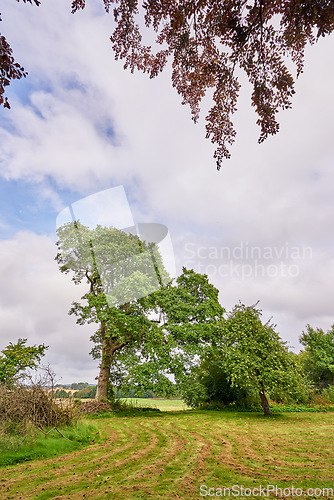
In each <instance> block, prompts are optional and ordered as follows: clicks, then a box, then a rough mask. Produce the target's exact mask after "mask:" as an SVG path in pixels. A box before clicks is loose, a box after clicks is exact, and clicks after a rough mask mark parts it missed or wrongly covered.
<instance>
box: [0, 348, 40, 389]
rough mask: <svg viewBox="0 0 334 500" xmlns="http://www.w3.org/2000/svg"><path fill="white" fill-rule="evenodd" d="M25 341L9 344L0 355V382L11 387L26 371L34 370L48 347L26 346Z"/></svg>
mask: <svg viewBox="0 0 334 500" xmlns="http://www.w3.org/2000/svg"><path fill="white" fill-rule="evenodd" d="M26 343H27V339H18V341H17V342H16V344H12V342H10V343H9V344H8V346H7V347H5V348H4V349H3V350H2V351H1V354H2V355H1V354H0V382H2V383H3V384H7V385H11V384H13V383H15V382H16V381H17V380H18V379H19V378H20V377H22V376H23V375H24V372H25V370H26V369H29V368H30V369H36V368H37V367H38V364H39V362H40V360H41V358H42V357H43V356H44V353H45V351H46V349H48V346H46V345H44V344H40V345H33V346H26Z"/></svg>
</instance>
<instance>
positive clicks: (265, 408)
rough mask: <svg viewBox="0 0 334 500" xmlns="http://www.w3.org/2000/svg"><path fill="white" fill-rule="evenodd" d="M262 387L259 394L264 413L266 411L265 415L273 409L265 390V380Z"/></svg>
mask: <svg viewBox="0 0 334 500" xmlns="http://www.w3.org/2000/svg"><path fill="white" fill-rule="evenodd" d="M260 387H261V389H260V390H259V396H260V398H261V404H262V408H263V413H264V415H270V413H271V411H270V407H269V403H268V399H267V396H266V395H265V392H264V385H263V382H261V383H260Z"/></svg>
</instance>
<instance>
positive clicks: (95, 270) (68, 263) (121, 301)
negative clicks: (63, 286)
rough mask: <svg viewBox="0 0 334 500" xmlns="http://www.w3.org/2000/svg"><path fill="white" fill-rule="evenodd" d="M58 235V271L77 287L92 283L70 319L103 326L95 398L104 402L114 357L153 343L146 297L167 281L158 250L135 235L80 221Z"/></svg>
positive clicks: (62, 228) (71, 311) (74, 305)
mask: <svg viewBox="0 0 334 500" xmlns="http://www.w3.org/2000/svg"><path fill="white" fill-rule="evenodd" d="M57 232H58V236H59V240H58V242H57V246H58V250H59V251H58V254H57V256H56V260H57V262H58V264H59V266H60V270H61V271H62V272H64V273H68V272H72V273H73V275H72V279H73V281H74V282H75V283H76V284H79V283H81V282H86V283H87V284H88V291H87V293H85V295H83V297H82V300H83V302H80V303H79V302H74V303H73V305H72V308H71V310H70V314H74V315H76V316H77V323H79V324H84V323H93V322H94V323H98V324H99V329H98V332H97V333H96V335H95V336H94V337H93V338H94V340H96V341H98V342H99V343H100V344H101V355H102V360H101V365H100V373H99V379H98V386H97V393H96V399H97V400H101V399H105V398H106V397H107V390H108V381H109V377H110V367H111V364H112V363H113V359H114V356H115V353H116V352H117V351H118V350H120V349H123V348H124V347H125V346H128V345H136V344H137V343H140V342H141V339H142V338H143V337H144V336H145V338H146V339H148V338H150V337H151V338H154V332H155V330H156V323H155V322H153V321H150V320H149V319H148V314H149V311H150V303H149V301H148V299H146V297H147V296H148V295H149V294H150V293H152V292H153V291H155V290H156V288H157V286H160V285H162V284H163V281H164V280H167V278H168V276H167V273H166V272H165V270H164V267H163V264H162V261H161V257H160V255H159V253H158V251H157V248H156V246H155V245H154V244H153V243H146V242H142V241H141V240H140V239H139V238H138V236H136V235H134V234H131V233H125V232H123V231H119V230H118V229H116V228H107V227H103V226H100V225H98V226H97V227H96V228H95V229H90V228H89V227H86V226H84V225H82V224H80V223H79V222H74V223H68V224H65V225H63V226H62V227H60V228H59V229H58V231H57Z"/></svg>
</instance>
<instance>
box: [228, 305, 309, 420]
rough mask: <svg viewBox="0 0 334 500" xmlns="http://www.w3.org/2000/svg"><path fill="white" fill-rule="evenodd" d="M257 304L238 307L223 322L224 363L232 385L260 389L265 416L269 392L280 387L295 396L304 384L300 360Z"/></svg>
mask: <svg viewBox="0 0 334 500" xmlns="http://www.w3.org/2000/svg"><path fill="white" fill-rule="evenodd" d="M261 314H262V313H261V311H260V310H259V309H258V308H257V307H256V306H248V307H246V306H244V305H243V304H239V305H237V306H235V308H234V309H233V310H232V312H231V313H230V314H229V315H228V317H227V319H225V320H224V321H223V322H222V355H221V366H222V368H223V370H224V372H225V373H226V374H227V376H228V379H229V380H230V382H231V384H232V386H236V387H240V388H247V387H253V388H254V389H256V390H257V392H258V394H259V396H260V400H261V404H262V407H263V411H264V414H265V415H268V414H269V413H270V407H269V402H268V398H267V395H268V393H270V392H271V391H272V392H276V393H277V391H278V389H280V390H281V391H282V392H283V393H284V394H285V395H286V396H287V395H290V396H291V397H294V395H295V394H296V392H299V391H300V388H301V387H302V386H303V377H302V374H301V373H300V369H299V365H298V363H297V360H296V359H295V357H294V356H293V353H290V352H289V350H288V348H287V346H286V343H285V342H283V340H282V339H281V338H280V336H279V334H278V333H277V332H276V331H275V329H274V326H273V325H271V324H270V323H265V324H263V323H262V321H261Z"/></svg>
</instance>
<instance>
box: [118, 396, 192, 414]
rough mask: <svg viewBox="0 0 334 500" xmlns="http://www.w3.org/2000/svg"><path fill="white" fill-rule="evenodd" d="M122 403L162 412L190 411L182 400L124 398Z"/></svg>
mask: <svg viewBox="0 0 334 500" xmlns="http://www.w3.org/2000/svg"><path fill="white" fill-rule="evenodd" d="M121 401H125V402H127V403H130V404H134V405H135V406H145V407H150V408H158V409H159V410H161V411H180V410H187V409H189V407H188V406H187V405H186V403H185V402H184V401H182V399H153V398H147V399H145V398H124V399H122V400H121Z"/></svg>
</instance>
